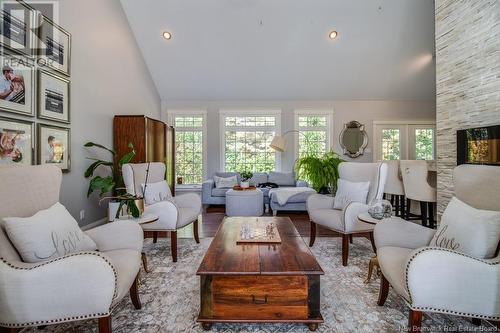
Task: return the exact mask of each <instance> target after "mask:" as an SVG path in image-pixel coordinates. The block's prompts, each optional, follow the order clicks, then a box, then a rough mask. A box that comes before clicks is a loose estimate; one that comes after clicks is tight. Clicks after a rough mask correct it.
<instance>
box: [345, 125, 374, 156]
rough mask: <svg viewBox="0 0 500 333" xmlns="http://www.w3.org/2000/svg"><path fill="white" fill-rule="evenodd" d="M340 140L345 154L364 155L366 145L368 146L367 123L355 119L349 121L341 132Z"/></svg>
mask: <svg viewBox="0 0 500 333" xmlns="http://www.w3.org/2000/svg"><path fill="white" fill-rule="evenodd" d="M339 141H340V146H341V147H342V149H343V151H344V155H348V156H349V157H352V158H355V157H358V156H361V155H363V153H364V152H365V148H366V146H368V134H366V131H365V125H363V124H361V123H359V122H357V121H355V120H353V121H351V122H348V123H347V124H345V125H344V129H343V130H342V132H340V140H339Z"/></svg>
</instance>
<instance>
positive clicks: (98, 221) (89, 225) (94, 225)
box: [82, 217, 108, 231]
mask: <svg viewBox="0 0 500 333" xmlns="http://www.w3.org/2000/svg"><path fill="white" fill-rule="evenodd" d="M106 222H108V218H107V217H104V218H102V219H100V220H97V221H95V222H92V223H89V224H86V225H84V226H83V227H82V230H83V231H85V230H89V229H92V228H95V227H98V226H100V225H103V224H104V223H106Z"/></svg>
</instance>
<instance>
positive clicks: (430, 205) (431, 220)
mask: <svg viewBox="0 0 500 333" xmlns="http://www.w3.org/2000/svg"><path fill="white" fill-rule="evenodd" d="M427 206H428V211H429V214H428V215H429V228H433V229H434V226H435V224H436V221H434V203H432V202H428V203H427Z"/></svg>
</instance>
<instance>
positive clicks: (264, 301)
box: [252, 295, 267, 304]
mask: <svg viewBox="0 0 500 333" xmlns="http://www.w3.org/2000/svg"><path fill="white" fill-rule="evenodd" d="M252 302H253V303H254V304H266V303H267V295H264V299H260V300H259V299H256V298H255V295H252Z"/></svg>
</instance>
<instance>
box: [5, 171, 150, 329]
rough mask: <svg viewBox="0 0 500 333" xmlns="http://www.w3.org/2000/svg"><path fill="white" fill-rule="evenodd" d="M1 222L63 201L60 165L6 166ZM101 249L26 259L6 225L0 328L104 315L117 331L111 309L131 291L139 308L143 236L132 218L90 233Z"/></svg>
mask: <svg viewBox="0 0 500 333" xmlns="http://www.w3.org/2000/svg"><path fill="white" fill-rule="evenodd" d="M0 179H1V181H2V185H1V186H0V202H1V203H2V204H1V205H0V221H1V219H2V218H4V217H29V216H32V215H34V214H35V213H37V212H38V211H40V210H44V209H47V208H49V207H51V206H52V205H54V204H55V203H57V202H58V201H59V188H60V186H61V179H62V174H61V170H60V169H59V168H57V167H55V166H50V165H45V166H29V167H9V168H1V169H0ZM87 234H88V235H89V236H90V237H91V238H92V239H93V240H94V242H95V243H96V244H97V247H98V251H87V252H79V253H73V254H68V255H66V256H63V257H59V258H57V259H53V260H48V261H43V262H38V263H26V262H23V261H22V260H21V257H20V255H19V254H18V252H17V251H16V249H15V248H14V246H13V245H12V243H11V242H10V240H9V238H8V236H7V234H6V232H5V230H4V228H3V226H2V227H0V332H17V331H19V330H20V329H21V328H22V327H28V326H45V325H51V324H57V323H63V322H68V321H76V320H83V319H91V318H98V325H99V332H100V333H108V332H111V310H112V309H113V307H114V306H115V305H116V304H117V303H118V302H119V301H120V300H121V299H122V298H123V297H124V296H125V295H126V294H127V292H128V291H129V290H130V296H131V298H132V303H133V304H134V306H135V307H136V308H137V309H139V308H140V307H141V303H140V301H139V297H138V293H137V275H138V273H139V269H140V267H141V251H142V243H143V235H142V230H141V228H140V227H139V226H138V225H137V224H136V223H134V222H131V221H119V222H114V223H108V224H105V225H103V226H100V227H97V228H94V229H91V230H89V231H87Z"/></svg>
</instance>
